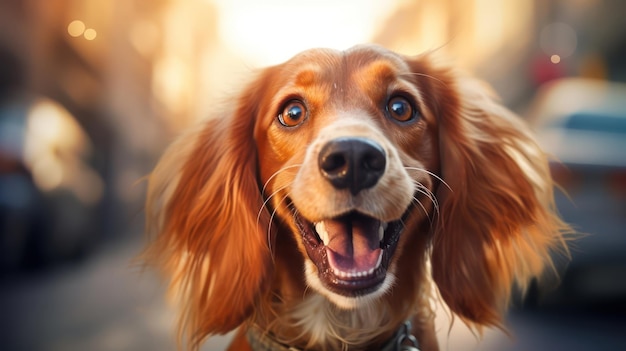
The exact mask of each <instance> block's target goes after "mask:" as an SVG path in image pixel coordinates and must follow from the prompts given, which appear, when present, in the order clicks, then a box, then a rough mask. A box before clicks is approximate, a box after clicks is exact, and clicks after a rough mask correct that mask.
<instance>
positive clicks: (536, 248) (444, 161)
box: [413, 57, 569, 327]
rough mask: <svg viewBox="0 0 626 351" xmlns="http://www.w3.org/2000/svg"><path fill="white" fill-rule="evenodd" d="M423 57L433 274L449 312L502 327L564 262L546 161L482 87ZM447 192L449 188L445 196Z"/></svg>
mask: <svg viewBox="0 0 626 351" xmlns="http://www.w3.org/2000/svg"><path fill="white" fill-rule="evenodd" d="M436 67H437V64H433V63H432V62H429V61H428V57H422V58H419V59H417V61H415V62H413V69H414V70H415V71H416V73H421V74H424V75H423V76H421V77H420V78H419V81H420V84H421V85H422V87H420V89H421V91H422V92H423V93H424V99H425V101H426V104H428V105H430V108H431V110H433V112H434V113H435V114H436V118H437V120H438V128H439V147H440V151H439V152H440V160H441V161H440V167H441V169H440V173H441V174H440V175H441V177H442V178H443V180H444V181H445V182H446V183H447V186H445V185H439V187H438V189H437V193H436V196H437V199H438V201H439V218H438V221H437V224H436V225H435V228H434V233H433V237H432V256H431V263H432V273H433V278H434V281H435V283H436V284H437V286H438V289H439V292H440V294H441V296H442V298H443V299H444V300H445V301H446V303H447V305H448V306H449V307H450V309H451V310H452V311H453V312H455V313H456V314H457V315H459V316H460V317H461V318H462V319H463V320H464V321H465V322H467V323H468V324H469V325H471V326H474V327H480V326H481V325H491V326H498V327H502V325H501V320H500V316H501V315H502V312H503V310H504V309H505V308H506V305H507V304H508V302H509V295H510V293H511V288H512V286H513V285H517V286H519V287H521V288H522V289H523V288H525V287H526V284H527V282H528V280H530V279H531V278H533V277H536V276H540V275H541V274H542V272H543V271H544V268H547V267H550V266H551V265H552V261H551V252H552V251H553V250H557V251H562V252H567V248H566V246H565V243H564V239H563V235H564V234H565V233H566V232H568V231H569V228H568V226H567V225H565V224H564V223H563V222H562V221H561V220H560V218H559V217H558V216H557V215H556V214H555V209H554V199H553V183H552V179H551V177H550V172H549V167H548V160H547V157H546V155H545V154H544V152H543V151H542V150H541V149H540V148H539V147H538V145H537V144H536V143H535V141H534V140H533V138H532V136H531V133H530V131H529V128H528V127H527V126H526V125H525V124H524V123H523V121H521V120H520V119H519V118H518V117H517V116H515V115H514V114H513V113H512V112H510V111H508V110H507V109H506V108H504V107H503V106H501V105H500V104H498V103H497V102H496V101H495V100H494V99H493V97H492V96H490V92H489V90H488V89H487V87H486V86H484V85H482V84H481V83H479V82H478V81H475V80H472V79H471V78H467V77H463V76H462V75H461V74H460V73H457V72H455V71H453V70H450V69H447V68H445V67H442V68H439V69H437V68H436ZM448 187H449V188H448Z"/></svg>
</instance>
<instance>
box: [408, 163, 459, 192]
mask: <svg viewBox="0 0 626 351" xmlns="http://www.w3.org/2000/svg"><path fill="white" fill-rule="evenodd" d="M404 169H407V170H413V171H419V172H424V173H426V174H428V175H430V176H432V177H433V178H435V179H437V180H438V181H440V182H441V183H442V184H443V185H445V186H446V188H448V190H450V191H451V192H454V190H452V188H451V187H450V185H448V183H446V181H445V180H443V178H441V177H440V176H438V175H436V174H435V173H433V172H431V171H429V170H427V169H424V168H419V167H410V166H404Z"/></svg>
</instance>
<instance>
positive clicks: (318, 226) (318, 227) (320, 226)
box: [315, 221, 329, 245]
mask: <svg viewBox="0 0 626 351" xmlns="http://www.w3.org/2000/svg"><path fill="white" fill-rule="evenodd" d="M315 231H316V232H317V235H319V237H320V239H322V242H323V243H324V245H328V240H329V239H328V231H327V230H326V225H324V221H321V222H317V223H315Z"/></svg>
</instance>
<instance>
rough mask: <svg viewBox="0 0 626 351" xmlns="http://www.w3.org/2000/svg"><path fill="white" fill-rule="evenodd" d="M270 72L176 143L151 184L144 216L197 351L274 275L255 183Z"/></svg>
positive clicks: (240, 317)
mask: <svg viewBox="0 0 626 351" xmlns="http://www.w3.org/2000/svg"><path fill="white" fill-rule="evenodd" d="M268 74H269V69H268V71H266V72H265V73H264V74H262V75H261V76H260V77H259V78H258V79H257V80H256V81H254V82H252V84H250V85H249V86H248V88H247V89H245V90H244V91H243V93H242V94H241V95H240V96H239V97H238V99H237V100H236V101H235V102H233V103H232V106H233V108H232V110H231V111H226V112H225V113H223V114H222V115H218V116H214V117H213V118H212V119H210V120H208V121H207V122H204V123H203V124H201V125H199V126H198V128H196V129H194V130H191V131H190V132H189V133H187V134H186V135H183V136H182V137H181V138H179V139H178V140H177V141H176V142H175V143H173V144H172V145H171V146H170V147H169V149H168V150H167V151H166V153H165V154H164V156H163V157H162V159H161V161H160V162H159V164H158V165H157V167H156V168H155V170H154V172H153V173H152V174H151V175H150V177H149V180H148V182H149V183H148V198H147V203H146V215H147V225H148V232H149V233H150V235H152V236H153V241H152V243H151V244H150V245H149V247H148V249H147V250H146V254H145V258H146V260H147V262H148V263H149V264H153V265H157V266H159V267H160V268H161V269H162V270H163V271H164V272H165V274H166V275H167V276H168V278H169V279H171V281H170V289H171V293H173V294H175V295H176V296H175V297H176V299H177V300H178V301H180V303H181V304H182V306H180V307H182V313H181V316H180V321H179V323H180V324H179V332H180V337H181V340H182V339H186V340H187V342H190V343H191V347H192V348H194V349H196V348H197V347H198V345H199V344H200V343H201V342H202V340H203V339H204V338H205V337H207V336H209V335H212V334H223V333H227V332H229V331H230V330H232V329H234V328H236V327H237V326H238V325H240V324H241V323H242V322H243V321H244V320H245V319H246V318H247V317H248V316H249V314H250V313H251V308H252V306H253V304H254V301H255V299H256V298H257V297H258V295H259V294H260V293H261V292H262V291H263V288H264V286H265V284H266V283H267V280H268V276H269V275H270V274H271V271H270V267H271V264H270V262H271V254H270V251H269V249H268V243H267V239H266V233H267V230H268V223H269V216H268V215H267V213H265V212H262V213H261V216H259V210H260V209H261V208H262V205H263V199H262V196H261V193H260V190H259V186H258V182H257V157H258V155H257V152H256V147H255V142H254V140H253V131H254V123H255V119H256V118H255V116H256V114H257V108H258V106H259V105H261V99H262V97H263V91H264V89H265V82H266V81H267V77H268Z"/></svg>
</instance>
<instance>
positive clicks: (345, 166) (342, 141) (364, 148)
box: [318, 138, 387, 195]
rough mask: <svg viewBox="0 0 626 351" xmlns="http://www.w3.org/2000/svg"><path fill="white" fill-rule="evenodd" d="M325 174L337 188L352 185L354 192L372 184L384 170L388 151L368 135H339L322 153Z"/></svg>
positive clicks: (321, 161) (323, 173) (320, 163)
mask: <svg viewBox="0 0 626 351" xmlns="http://www.w3.org/2000/svg"><path fill="white" fill-rule="evenodd" d="M318 163H319V167H320V170H321V172H322V175H323V176H324V177H325V178H326V179H327V180H328V181H329V182H330V183H331V184H332V185H333V186H334V187H335V188H337V189H346V188H349V189H350V192H351V193H352V194H353V195H356V194H358V193H359V191H361V190H363V189H368V188H371V187H373V186H374V185H375V184H376V183H377V182H378V180H379V179H380V177H381V176H382V175H383V173H385V165H386V164H387V157H386V155H385V150H383V148H382V147H381V146H380V145H378V144H377V143H376V142H374V141H372V140H369V139H365V138H337V139H333V140H331V141H329V142H328V143H327V144H326V145H324V147H322V150H321V152H320V154H319V159H318Z"/></svg>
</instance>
